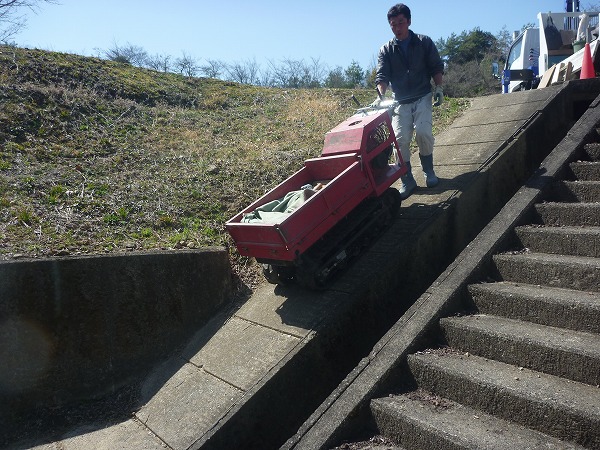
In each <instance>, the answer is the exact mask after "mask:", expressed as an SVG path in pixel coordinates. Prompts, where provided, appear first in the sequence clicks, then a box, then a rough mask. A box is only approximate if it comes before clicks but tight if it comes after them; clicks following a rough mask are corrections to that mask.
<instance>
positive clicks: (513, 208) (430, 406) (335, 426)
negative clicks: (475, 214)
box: [283, 97, 600, 449]
mask: <svg viewBox="0 0 600 450" xmlns="http://www.w3.org/2000/svg"><path fill="white" fill-rule="evenodd" d="M599 103H600V97H598V98H597V99H596V100H595V101H594V102H593V103H592V104H591V106H590V107H589V109H588V110H587V111H586V113H585V114H584V115H583V116H582V117H581V119H580V120H579V121H578V122H577V124H575V126H574V127H573V128H572V130H571V132H569V133H568V135H567V136H566V137H565V138H564V139H563V141H562V142H561V143H560V144H559V145H558V146H557V147H556V148H555V149H554V150H553V151H552V153H551V154H550V155H549V156H548V157H547V158H546V159H545V160H544V161H543V163H542V165H541V166H540V169H539V170H538V171H537V172H536V173H535V174H534V175H533V176H532V177H531V178H530V179H529V180H528V181H527V182H526V183H525V185H524V186H523V187H522V188H521V189H520V190H519V191H518V192H517V193H516V195H515V196H514V197H513V198H512V199H511V200H510V201H509V202H508V203H507V205H506V206H505V207H504V208H503V209H502V211H501V212H500V213H499V214H498V215H497V216H496V217H495V218H494V219H493V220H492V221H491V222H490V223H489V225H488V226H487V227H486V228H485V229H484V230H483V231H482V232H481V233H480V234H479V235H478V236H477V237H476V238H475V239H474V240H473V242H472V243H471V244H469V245H468V246H467V248H466V249H465V250H464V251H463V252H462V253H461V254H460V255H459V256H458V258H457V259H456V260H455V261H454V262H453V263H452V264H451V265H450V266H449V267H448V269H447V270H446V271H445V272H444V273H443V274H442V275H441V276H440V277H439V278H438V279H437V280H436V281H435V282H434V283H433V284H432V285H431V287H430V288H429V289H428V290H427V292H425V293H424V294H423V295H422V296H421V297H420V298H419V299H418V301H417V302H416V303H415V304H414V305H413V306H412V307H411V308H410V309H409V310H408V311H407V312H406V314H404V315H403V316H402V318H401V319H400V320H399V321H398V322H397V323H396V324H395V325H394V326H393V327H392V328H391V329H390V331H389V332H388V333H387V334H386V336H385V337H384V338H383V339H381V340H380V341H379V343H378V344H377V345H376V346H375V347H374V348H373V350H372V352H371V354H370V355H369V357H368V358H365V359H363V360H362V361H361V363H360V364H359V365H358V366H357V367H356V368H355V369H354V370H353V371H352V372H351V373H350V374H349V375H348V377H347V378H346V379H345V380H344V382H342V383H341V384H340V385H339V386H338V387H337V389H336V390H335V391H334V392H333V393H332V394H331V395H330V396H329V398H328V399H327V400H326V401H325V402H324V403H322V405H321V406H320V407H319V408H318V409H317V410H316V411H315V413H314V414H313V415H312V416H311V418H310V419H309V420H307V421H306V422H305V423H304V425H303V426H302V427H301V428H300V430H299V431H298V433H297V434H296V435H295V436H294V437H292V438H291V439H290V440H288V442H287V443H286V444H285V445H284V447H283V448H286V449H327V448H333V447H335V446H338V445H341V444H342V443H344V442H346V443H348V442H350V443H351V444H347V446H345V447H342V448H362V447H361V445H362V444H361V443H360V442H363V443H365V442H369V440H368V437H369V436H374V435H379V436H381V435H382V436H384V437H385V438H387V439H391V440H392V441H394V442H395V443H397V444H398V445H399V446H400V447H401V448H405V449H412V448H440V449H446V448H448V449H450V448H452V449H457V448H465V449H466V448H498V449H505V448H545V449H548V448H556V449H559V448H560V449H566V448H590V449H591V448H600V389H598V386H599V385H600V203H599V200H600V135H599V134H598V133H599V131H600V128H599V127H600V106H599ZM371 442H375V441H374V440H373V439H372V440H371ZM388 442H389V441H388ZM368 445H370V444H366V443H365V444H364V448H372V447H367V446H368Z"/></svg>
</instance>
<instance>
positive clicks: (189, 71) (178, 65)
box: [175, 52, 198, 77]
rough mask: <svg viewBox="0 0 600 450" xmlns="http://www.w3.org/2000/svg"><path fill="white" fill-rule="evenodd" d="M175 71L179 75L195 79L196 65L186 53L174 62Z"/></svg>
mask: <svg viewBox="0 0 600 450" xmlns="http://www.w3.org/2000/svg"><path fill="white" fill-rule="evenodd" d="M175 69H176V70H177V71H178V72H179V73H180V74H181V75H185V76H187V77H195V76H196V75H197V74H198V63H197V62H196V60H195V59H194V58H192V57H191V56H190V55H188V54H187V53H186V52H183V54H182V56H181V58H177V59H176V60H175Z"/></svg>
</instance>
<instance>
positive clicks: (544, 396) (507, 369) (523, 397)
mask: <svg viewBox="0 0 600 450" xmlns="http://www.w3.org/2000/svg"><path fill="white" fill-rule="evenodd" d="M408 363H409V366H410V369H411V372H412V374H413V376H414V378H415V380H416V382H417V384H418V386H419V387H420V388H421V389H424V390H426V391H430V392H433V393H435V394H436V395H439V396H441V397H446V398H449V399H450V400H453V401H456V402H458V403H461V404H464V405H466V406H469V407H471V408H475V409H480V410H482V411H484V412H485V413H487V414H491V415H494V416H498V417H500V418H502V419H505V420H511V421H513V422H516V423H519V424H521V425H523V426H526V427H528V428H532V429H534V430H537V431H540V432H542V433H546V434H549V435H551V436H554V437H556V438H557V439H561V440H566V441H572V442H575V443H577V444H579V445H583V446H585V447H589V448H600V389H599V388H597V387H596V386H590V385H588V384H584V383H578V382H575V381H571V380H566V379H564V378H560V377H556V376H554V375H548V374H544V373H541V372H536V371H533V370H529V369H524V368H522V367H517V366H512V365H509V364H505V363H502V362H498V361H493V360H489V359H485V358H481V357H478V356H473V355H466V354H464V353H456V352H451V351H448V350H444V349H441V350H433V351H429V352H420V353H417V354H412V355H409V356H408Z"/></svg>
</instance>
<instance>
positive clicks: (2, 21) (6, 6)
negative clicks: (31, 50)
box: [0, 0, 58, 44]
mask: <svg viewBox="0 0 600 450" xmlns="http://www.w3.org/2000/svg"><path fill="white" fill-rule="evenodd" d="M40 3H51V4H56V3H58V2H57V1H56V0H0V42H2V43H5V44H6V43H8V42H9V41H10V40H11V39H12V38H13V36H15V35H16V34H17V33H18V32H19V31H21V30H22V29H23V28H25V27H26V26H27V19H26V18H25V16H24V15H22V11H23V10H24V9H29V10H30V11H33V12H37V11H38V9H39V4H40Z"/></svg>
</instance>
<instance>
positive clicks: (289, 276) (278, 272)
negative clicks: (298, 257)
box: [262, 264, 295, 285]
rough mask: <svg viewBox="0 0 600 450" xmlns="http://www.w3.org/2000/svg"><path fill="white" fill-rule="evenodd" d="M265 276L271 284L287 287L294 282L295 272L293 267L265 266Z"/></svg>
mask: <svg viewBox="0 0 600 450" xmlns="http://www.w3.org/2000/svg"><path fill="white" fill-rule="evenodd" d="M262 266H263V275H264V276H265V279H266V280H267V281H268V282H269V283H271V284H281V285H286V284H289V283H290V282H292V281H293V280H294V274H295V271H294V269H293V268H292V267H283V266H281V267H280V266H273V265H271V264H263V265H262Z"/></svg>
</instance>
